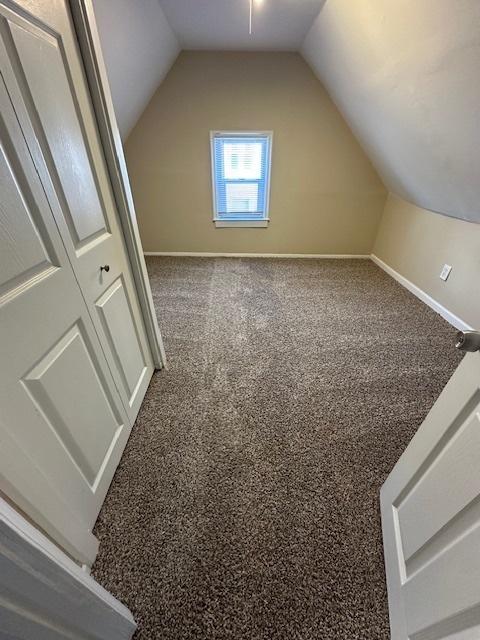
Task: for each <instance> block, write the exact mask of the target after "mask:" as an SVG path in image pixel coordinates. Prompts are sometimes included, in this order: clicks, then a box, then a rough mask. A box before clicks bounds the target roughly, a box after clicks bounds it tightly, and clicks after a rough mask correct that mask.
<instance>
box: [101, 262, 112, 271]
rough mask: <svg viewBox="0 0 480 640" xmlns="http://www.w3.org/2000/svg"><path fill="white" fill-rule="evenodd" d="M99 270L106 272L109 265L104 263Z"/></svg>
mask: <svg viewBox="0 0 480 640" xmlns="http://www.w3.org/2000/svg"><path fill="white" fill-rule="evenodd" d="M100 271H106V272H107V273H108V272H109V271H110V265H109V264H106V265H105V266H103V267H100Z"/></svg>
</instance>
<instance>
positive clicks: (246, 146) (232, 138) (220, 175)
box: [211, 131, 272, 227]
mask: <svg viewBox="0 0 480 640" xmlns="http://www.w3.org/2000/svg"><path fill="white" fill-rule="evenodd" d="M211 143H212V176H213V212H214V213H213V219H214V222H215V224H216V226H217V227H266V226H267V224H268V199H269V191H270V158H271V149H272V134H271V132H261V133H248V132H245V133H239V132H235V133H231V132H225V131H212V133H211Z"/></svg>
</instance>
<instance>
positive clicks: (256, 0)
mask: <svg viewBox="0 0 480 640" xmlns="http://www.w3.org/2000/svg"><path fill="white" fill-rule="evenodd" d="M262 2H263V0H249V8H250V14H249V19H248V33H249V34H250V35H252V33H253V27H252V25H253V5H254V4H256V5H258V6H260V5H261V4H262Z"/></svg>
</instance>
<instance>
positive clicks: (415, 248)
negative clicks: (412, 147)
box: [373, 195, 480, 329]
mask: <svg viewBox="0 0 480 640" xmlns="http://www.w3.org/2000/svg"><path fill="white" fill-rule="evenodd" d="M373 253H374V254H375V255H376V256H378V257H379V258H380V259H381V260H383V261H384V262H386V263H387V264H388V265H389V266H390V267H392V268H393V269H395V271H398V272H399V273H400V274H401V275H403V276H404V277H405V278H407V279H408V280H410V281H411V282H413V283H414V284H415V285H417V287H420V289H423V291H425V292H426V293H428V294H429V295H430V296H432V298H434V299H435V300H436V301H437V302H440V304H442V305H443V306H444V307H446V308H447V309H448V310H449V311H450V312H452V313H454V314H455V315H456V316H458V317H459V318H461V319H462V320H463V321H464V322H466V323H467V324H469V325H471V326H473V327H474V328H476V329H480V284H479V283H480V224H475V223H473V222H465V221H463V220H456V219H453V218H447V217H445V216H441V215H439V214H437V213H432V212H431V211H427V210H426V209H421V208H420V207H416V206H414V205H413V204H410V203H408V202H405V201H404V200H401V199H400V198H398V197H396V196H394V195H390V196H389V197H388V200H387V203H386V206H385V211H384V214H383V217H382V221H381V223H380V227H379V231H378V236H377V239H376V242H375V246H374V249H373ZM444 263H447V264H450V265H452V267H453V269H452V272H451V274H450V277H449V279H448V280H447V282H443V281H442V280H440V278H439V274H440V271H441V269H442V266H443V265H444Z"/></svg>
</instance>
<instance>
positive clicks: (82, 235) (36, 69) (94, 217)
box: [7, 21, 108, 252]
mask: <svg viewBox="0 0 480 640" xmlns="http://www.w3.org/2000/svg"><path fill="white" fill-rule="evenodd" d="M7 24H8V27H9V30H10V33H11V35H12V39H13V43H14V45H15V49H16V52H17V54H18V58H19V61H20V65H21V67H22V70H23V72H24V74H25V78H26V82H27V85H28V88H29V90H30V93H31V98H32V102H33V104H34V105H35V108H36V113H37V115H38V120H39V127H41V130H42V134H43V135H42V140H43V142H44V144H43V149H44V152H45V155H46V156H47V155H48V157H49V158H50V162H48V166H49V169H50V175H51V177H52V180H53V182H54V184H55V185H56V191H57V194H58V195H59V198H60V199H61V201H62V204H63V207H62V211H63V214H64V216H65V218H66V221H67V224H68V228H69V231H70V235H71V240H72V244H73V246H74V247H75V249H76V251H77V252H78V251H79V250H81V249H82V248H85V246H86V245H87V244H88V243H89V242H91V241H92V240H94V239H95V238H97V237H98V235H99V234H101V233H108V231H107V223H106V220H105V215H104V207H103V205H102V203H101V202H100V199H99V193H98V191H97V185H96V184H95V177H94V175H93V172H92V167H91V164H90V158H89V154H88V150H87V148H86V146H85V140H84V137H83V132H82V129H81V124H80V121H79V119H78V116H77V113H78V111H79V105H78V103H77V101H76V98H75V94H74V92H73V91H72V87H71V81H70V79H69V77H68V76H67V73H66V70H67V67H66V64H65V58H64V54H63V51H62V43H61V40H59V38H58V37H53V36H52V35H51V34H49V33H47V32H46V31H44V30H41V29H38V28H37V27H35V26H33V25H32V24H28V23H26V22H25V23H23V24H22V26H19V25H18V24H15V23H12V22H11V21H7ZM45 69H48V73H45Z"/></svg>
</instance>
